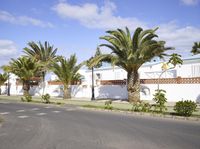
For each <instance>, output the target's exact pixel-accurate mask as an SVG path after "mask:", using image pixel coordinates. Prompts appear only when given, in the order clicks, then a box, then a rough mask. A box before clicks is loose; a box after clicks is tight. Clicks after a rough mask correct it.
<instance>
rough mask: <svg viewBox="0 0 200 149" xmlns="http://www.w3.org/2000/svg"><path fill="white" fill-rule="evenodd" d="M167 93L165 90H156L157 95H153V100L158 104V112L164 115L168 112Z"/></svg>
mask: <svg viewBox="0 0 200 149" xmlns="http://www.w3.org/2000/svg"><path fill="white" fill-rule="evenodd" d="M165 93H166V91H165V90H156V93H155V94H154V95H153V96H154V98H153V100H154V101H155V102H156V104H155V105H154V108H155V111H156V112H159V113H163V112H164V111H166V110H167V107H166V106H165V103H166V102H167V98H166V97H165Z"/></svg>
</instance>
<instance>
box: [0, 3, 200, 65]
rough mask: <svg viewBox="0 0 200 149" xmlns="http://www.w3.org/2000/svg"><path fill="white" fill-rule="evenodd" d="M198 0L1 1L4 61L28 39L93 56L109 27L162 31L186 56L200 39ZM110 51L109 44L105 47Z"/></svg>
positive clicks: (0, 34) (19, 51)
mask: <svg viewBox="0 0 200 149" xmlns="http://www.w3.org/2000/svg"><path fill="white" fill-rule="evenodd" d="M199 14H200V1H199V0H66V1H65V0H0V65H3V64H6V63H8V61H9V60H10V58H17V57H19V56H20V55H21V54H22V50H23V48H24V47H26V46H27V43H28V42H29V41H35V42H38V41H41V42H44V41H48V42H49V43H50V44H53V45H54V47H55V48H58V54H60V55H63V56H65V57H69V56H70V55H71V54H73V53H76V55H77V57H78V60H79V62H80V61H82V60H86V59H88V58H90V57H91V56H92V55H93V54H94V52H95V49H96V47H97V46H98V45H99V44H100V43H103V42H104V41H101V40H100V39H99V37H100V36H103V35H105V31H106V30H108V29H116V28H124V27H125V26H128V27H129V28H130V29H131V31H132V32H133V31H134V29H135V28H136V27H138V26H141V27H143V28H145V29H147V28H154V27H157V26H159V30H158V31H157V34H158V35H159V39H160V40H165V41H166V42H167V45H168V46H173V47H175V48H176V52H177V53H179V54H181V55H183V56H184V57H187V56H190V55H191V54H190V50H191V47H192V45H193V42H195V41H200V15H199ZM102 50H103V52H107V51H108V50H107V49H104V48H103V49H102Z"/></svg>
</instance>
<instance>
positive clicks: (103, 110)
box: [81, 107, 200, 122]
mask: <svg viewBox="0 0 200 149" xmlns="http://www.w3.org/2000/svg"><path fill="white" fill-rule="evenodd" d="M81 109H84V110H93V111H101V112H115V113H123V114H127V115H130V116H131V115H132V116H147V117H155V118H164V119H172V120H184V121H196V122H198V121H200V118H198V117H183V116H175V115H164V114H157V113H144V112H131V111H120V110H106V109H97V108H87V107H81Z"/></svg>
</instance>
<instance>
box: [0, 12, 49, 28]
mask: <svg viewBox="0 0 200 149" xmlns="http://www.w3.org/2000/svg"><path fill="white" fill-rule="evenodd" d="M0 21H4V22H9V23H12V24H19V25H24V26H26V25H33V26H39V27H53V24H51V23H50V22H44V21H41V20H38V19H35V18H32V17H28V16H15V15H13V14H11V13H9V12H7V11H1V10H0Z"/></svg>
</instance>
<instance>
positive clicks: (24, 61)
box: [4, 57, 40, 95]
mask: <svg viewBox="0 0 200 149" xmlns="http://www.w3.org/2000/svg"><path fill="white" fill-rule="evenodd" d="M4 67H7V68H8V69H7V70H8V72H11V73H13V74H15V75H16V76H18V77H19V78H20V79H21V80H22V82H23V90H24V95H29V89H30V82H31V79H32V78H33V77H35V76H37V75H38V72H39V70H40V67H39V64H38V63H36V61H35V60H33V59H31V58H27V57H19V58H18V59H12V61H11V62H10V64H9V65H7V66H4Z"/></svg>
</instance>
